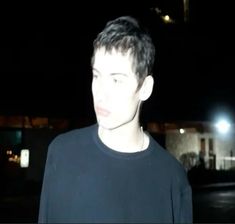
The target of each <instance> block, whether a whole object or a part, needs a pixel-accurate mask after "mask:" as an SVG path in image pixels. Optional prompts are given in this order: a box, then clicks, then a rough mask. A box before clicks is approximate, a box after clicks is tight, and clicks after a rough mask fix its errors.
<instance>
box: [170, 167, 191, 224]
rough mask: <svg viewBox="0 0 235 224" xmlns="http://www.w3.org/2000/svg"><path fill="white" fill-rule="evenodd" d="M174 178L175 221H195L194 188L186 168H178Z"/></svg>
mask: <svg viewBox="0 0 235 224" xmlns="http://www.w3.org/2000/svg"><path fill="white" fill-rule="evenodd" d="M181 167H182V166H181ZM173 179H174V181H173V182H174V183H173V185H172V194H173V213H174V223H193V210H192V188H191V185H190V184H189V181H188V178H187V173H186V171H185V170H184V168H180V169H178V172H177V173H175V175H174V178H173Z"/></svg>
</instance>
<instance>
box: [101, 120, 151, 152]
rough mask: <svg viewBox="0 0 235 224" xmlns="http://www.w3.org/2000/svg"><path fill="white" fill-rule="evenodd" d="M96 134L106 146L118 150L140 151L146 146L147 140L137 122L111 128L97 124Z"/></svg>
mask: <svg viewBox="0 0 235 224" xmlns="http://www.w3.org/2000/svg"><path fill="white" fill-rule="evenodd" d="M98 134H99V137H100V139H101V140H102V142H103V143H104V144H105V145H106V146H108V147H109V148H111V149H113V150H116V151H119V152H127V153H128V152H129V153H131V152H138V151H142V150H144V149H145V148H146V145H147V141H148V138H147V136H146V135H145V134H144V132H143V130H142V128H141V127H140V125H139V123H138V122H136V123H134V124H132V123H130V124H126V125H123V126H121V127H118V128H115V129H112V130H110V129H105V128H103V127H101V126H99V130H98Z"/></svg>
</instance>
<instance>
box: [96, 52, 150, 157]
mask: <svg viewBox="0 0 235 224" xmlns="http://www.w3.org/2000/svg"><path fill="white" fill-rule="evenodd" d="M132 67H133V66H132V57H131V55H130V54H129V52H128V53H127V54H122V53H120V52H118V51H116V50H112V52H111V53H109V52H105V50H104V49H103V48H101V49H99V50H97V51H96V53H95V55H94V64H93V68H92V69H93V79H92V95H93V103H94V109H95V113H96V118H97V123H98V126H99V128H98V135H99V137H100V139H101V141H102V142H103V143H104V144H105V145H106V146H108V147H109V148H111V149H113V150H116V151H119V152H125V153H134V152H138V151H142V150H145V149H147V147H148V145H149V137H148V135H146V134H145V133H144V132H143V131H142V130H141V127H140V124H139V113H140V105H141V103H142V101H145V100H147V99H148V98H149V97H150V95H151V93H152V89H153V84H154V80H153V77H152V76H147V77H146V78H145V80H144V82H143V84H142V86H141V88H139V89H138V88H137V87H138V79H137V76H136V74H135V72H134V71H133V69H132Z"/></svg>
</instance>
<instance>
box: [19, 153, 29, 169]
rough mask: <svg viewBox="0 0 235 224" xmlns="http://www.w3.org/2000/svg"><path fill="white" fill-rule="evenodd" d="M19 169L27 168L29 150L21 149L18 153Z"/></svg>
mask: <svg viewBox="0 0 235 224" xmlns="http://www.w3.org/2000/svg"><path fill="white" fill-rule="evenodd" d="M20 167H21V168H27V167H29V150H28V149H22V150H21V152H20Z"/></svg>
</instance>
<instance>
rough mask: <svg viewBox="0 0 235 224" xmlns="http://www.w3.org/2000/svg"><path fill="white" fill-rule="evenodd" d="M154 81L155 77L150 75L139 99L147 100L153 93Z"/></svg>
mask: <svg viewBox="0 0 235 224" xmlns="http://www.w3.org/2000/svg"><path fill="white" fill-rule="evenodd" d="M153 85H154V79H153V76H151V75H148V76H147V77H146V78H145V79H144V82H143V84H142V86H141V88H140V90H139V98H140V100H141V101H145V100H147V99H148V98H149V97H150V96H151V94H152V91H153Z"/></svg>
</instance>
